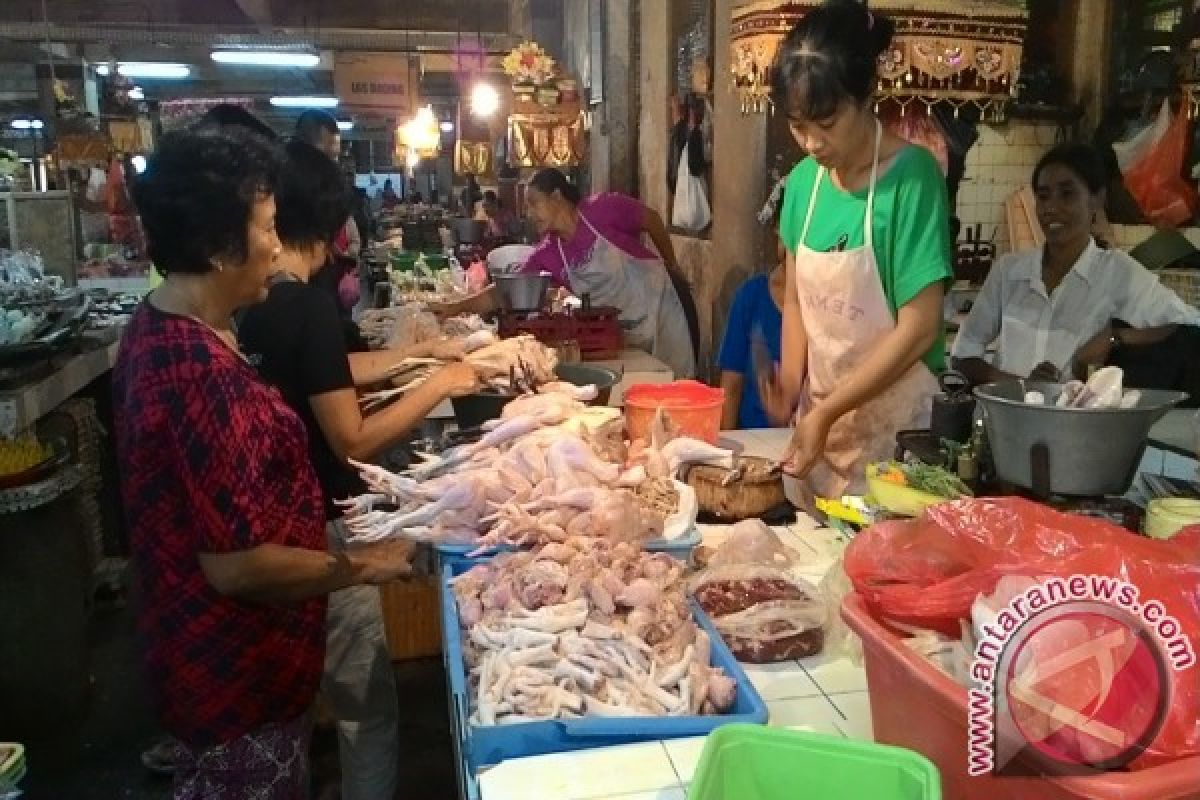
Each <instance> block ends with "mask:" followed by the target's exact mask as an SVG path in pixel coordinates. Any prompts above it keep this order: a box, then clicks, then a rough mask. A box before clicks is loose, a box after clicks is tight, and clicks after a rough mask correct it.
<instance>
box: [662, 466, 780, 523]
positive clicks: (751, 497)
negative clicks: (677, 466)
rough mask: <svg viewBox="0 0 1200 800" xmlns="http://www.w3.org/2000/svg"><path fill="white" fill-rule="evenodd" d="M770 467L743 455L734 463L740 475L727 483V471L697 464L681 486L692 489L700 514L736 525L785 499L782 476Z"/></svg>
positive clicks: (728, 472)
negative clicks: (684, 484) (710, 515)
mask: <svg viewBox="0 0 1200 800" xmlns="http://www.w3.org/2000/svg"><path fill="white" fill-rule="evenodd" d="M773 467H774V464H773V463H772V462H771V461H768V460H767V459H765V458H757V457H754V456H743V457H741V458H738V459H736V461H735V462H734V469H735V470H737V469H738V468H740V469H741V471H742V474H741V475H740V477H738V478H736V479H735V480H733V481H728V478H729V474H730V470H728V469H725V468H724V467H713V466H708V465H705V464H698V465H696V466H694V467H691V468H690V469H689V470H688V471H687V475H686V477H685V483H687V485H688V486H691V487H692V488H693V489H695V490H696V501H697V502H698V504H699V506H700V510H701V511H707V512H708V513H710V514H714V515H716V516H718V517H720V518H721V519H725V520H729V521H730V522H736V521H738V520H742V519H749V518H751V517H757V516H760V515H761V514H764V513H766V512H767V511H770V510H771V509H772V508H775V507H776V506H778V505H779V504H781V503H783V502H784V501H785V500H786V499H787V498H786V496H785V495H784V492H783V476H782V475H781V474H780V473H779V471H778V470H777V469H773Z"/></svg>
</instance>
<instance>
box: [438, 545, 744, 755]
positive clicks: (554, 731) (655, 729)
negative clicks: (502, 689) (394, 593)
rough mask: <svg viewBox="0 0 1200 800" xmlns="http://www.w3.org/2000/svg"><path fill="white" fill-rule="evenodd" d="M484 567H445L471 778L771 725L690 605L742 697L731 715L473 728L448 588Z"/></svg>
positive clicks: (447, 629) (455, 722)
mask: <svg viewBox="0 0 1200 800" xmlns="http://www.w3.org/2000/svg"><path fill="white" fill-rule="evenodd" d="M479 563H482V560H471V559H458V560H450V559H447V560H446V561H445V562H444V563H443V566H442V640H443V643H444V648H445V656H446V667H447V669H446V673H447V675H448V677H449V680H450V694H451V698H450V701H451V706H452V708H453V713H452V720H451V725H452V728H453V730H452V733H453V735H454V737H455V740H456V742H457V743H458V747H457V748H456V749H457V750H458V751H459V752H460V753H461V756H462V759H463V761H464V762H465V763H466V766H467V769H468V771H469V772H470V773H471V774H472V775H473V774H475V773H477V772H478V771H479V769H480V768H481V767H485V766H490V765H493V764H498V763H500V762H501V761H504V760H506V759H511V758H521V757H523V756H537V755H544V754H546V753H565V752H570V751H572V750H586V749H589V748H594V747H609V746H612V745H618V744H630V743H632V742H648V741H656V740H658V739H677V738H681V737H685V736H704V735H707V734H708V733H709V732H710V731H712V730H714V729H716V728H719V727H720V726H722V725H728V724H730V723H734V722H742V723H757V724H762V723H765V722H766V721H767V706H766V704H765V703H764V702H763V700H762V698H761V697H759V695H758V692H757V691H756V690H755V688H754V686H753V685H752V684H751V683H750V679H749V678H747V677H746V673H745V672H744V671H743V670H742V667H741V665H740V664H738V662H737V660H736V659H735V658H734V657H733V654H732V653H730V652H729V648H728V647H727V646H726V645H725V642H724V641H722V639H721V636H720V634H718V633H717V630H716V628H714V627H713V624H712V621H711V620H709V618H708V616H707V615H706V614H705V613H704V612H703V611H702V610H701V609H700V606H698V605H696V603H695V602H693V601H690V600H689V602H690V604H691V607H692V613H693V614H694V615H695V618H696V622H697V623H699V624H700V626H701V627H703V628H704V630H705V631H706V632H707V633H708V636H709V638H710V639H711V640H712V663H713V665H714V666H718V667H722V668H723V669H724V670H725V673H726V674H727V675H729V677H731V678H733V679H734V681H736V682H737V697H736V699H735V701H734V705H733V708H732V709H730V711H729V712H728V713H725V714H716V715H712V716H694V717H692V716H689V717H584V718H582V719H568V720H550V721H546V722H525V723H519V724H514V725H494V726H487V727H473V726H472V725H471V724H470V723H469V722H468V718H469V716H470V701H469V698H468V696H467V673H466V665H465V664H464V663H463V654H462V632H461V630H460V628H459V624H458V604H457V603H455V601H454V592H453V590H452V589H451V588H450V585H449V582H450V579H451V578H452V577H453V576H455V575H458V574H460V573H462V572H465V571H466V570H468V569H470V568H471V567H473V566H474V565H476V564H479Z"/></svg>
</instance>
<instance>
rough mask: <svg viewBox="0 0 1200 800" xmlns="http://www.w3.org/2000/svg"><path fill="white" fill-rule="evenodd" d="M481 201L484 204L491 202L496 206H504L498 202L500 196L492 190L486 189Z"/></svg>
mask: <svg viewBox="0 0 1200 800" xmlns="http://www.w3.org/2000/svg"><path fill="white" fill-rule="evenodd" d="M483 200H484V202H485V203H486V202H489V201H490V202H493V203H495V204H496V205H497V206H503V205H504V203H501V202H500V195H498V194H496V192H495V190H493V189H488V190H487V191H486V192H484V193H483Z"/></svg>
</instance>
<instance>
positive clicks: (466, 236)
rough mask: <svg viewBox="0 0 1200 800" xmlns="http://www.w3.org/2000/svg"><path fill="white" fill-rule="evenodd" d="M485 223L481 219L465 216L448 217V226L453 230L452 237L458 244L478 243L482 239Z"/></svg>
mask: <svg viewBox="0 0 1200 800" xmlns="http://www.w3.org/2000/svg"><path fill="white" fill-rule="evenodd" d="M486 224H487V223H485V222H484V221H483V220H479V219H469V218H467V217H452V218H451V219H450V227H451V229H452V230H453V231H454V238H455V240H456V241H457V242H458V243H459V244H478V243H479V242H480V241H482V240H483V233H484V231H485V230H486Z"/></svg>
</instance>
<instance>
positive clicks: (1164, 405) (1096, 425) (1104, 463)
mask: <svg viewBox="0 0 1200 800" xmlns="http://www.w3.org/2000/svg"><path fill="white" fill-rule="evenodd" d="M1027 391H1038V392H1041V393H1042V394H1043V395H1044V396H1045V397H1046V402H1047V403H1049V404H1050V405H1045V406H1040V405H1030V404H1028V403H1026V402H1025V393H1026V392H1027ZM1140 391H1141V395H1142V396H1141V400H1140V401H1139V402H1138V404H1137V405H1136V406H1135V407H1133V408H1129V409H1121V408H1095V409H1088V408H1057V407H1055V406H1053V403H1054V402H1055V401H1056V400H1057V399H1058V396H1059V395H1060V394H1061V393H1062V384H1058V383H1040V382H1037V381H1001V382H999V383H989V384H987V385H985V386H980V387H977V388H976V389H975V396H976V397H978V398H979V402H980V404H981V405H982V406H983V409H984V411H985V412H986V415H987V416H986V420H985V424H986V425H987V434H988V443H989V444H990V446H991V450H992V458H993V460H994V461H995V465H996V476H997V477H998V478H1000V480H1002V481H1006V482H1008V483H1012V484H1015V485H1017V486H1021V487H1024V488H1026V489H1030V490H1032V491H1033V492H1035V493H1036V494H1039V495H1047V494H1060V495H1068V496H1079V497H1095V496H1100V495H1119V494H1124V493H1125V492H1126V491H1127V490H1128V489H1129V486H1130V484H1132V483H1133V479H1134V478H1135V477H1136V476H1137V469H1138V465H1139V463H1140V462H1141V459H1142V452H1143V451H1144V450H1145V449H1146V439H1147V438H1148V437H1149V435H1150V428H1152V427H1153V426H1154V423H1156V422H1158V420H1159V419H1161V418H1162V416H1163V415H1164V414H1166V413H1167V412H1168V411H1170V410H1171V408H1173V407H1174V406H1176V405H1178V404H1179V403H1181V402H1183V401H1184V400H1185V399H1186V398H1187V395H1186V394H1184V393H1183V392H1170V391H1165V390H1159V389H1141V390H1140Z"/></svg>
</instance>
